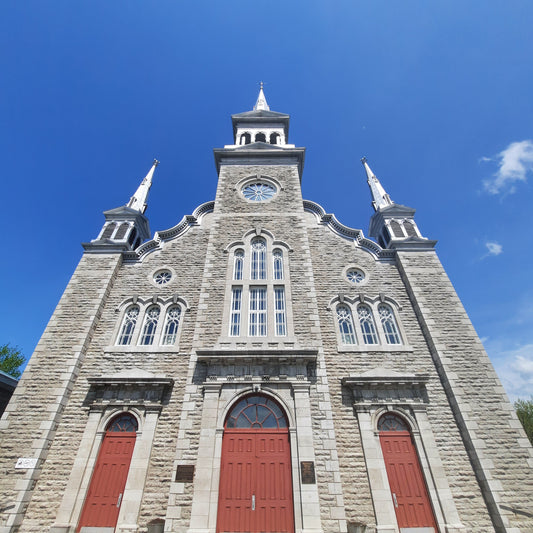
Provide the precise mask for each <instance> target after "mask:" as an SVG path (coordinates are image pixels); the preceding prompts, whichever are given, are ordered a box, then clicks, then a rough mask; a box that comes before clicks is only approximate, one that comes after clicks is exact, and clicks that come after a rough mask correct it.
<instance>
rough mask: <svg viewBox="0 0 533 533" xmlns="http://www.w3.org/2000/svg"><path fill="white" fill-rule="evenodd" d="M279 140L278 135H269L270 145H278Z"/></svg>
mask: <svg viewBox="0 0 533 533" xmlns="http://www.w3.org/2000/svg"><path fill="white" fill-rule="evenodd" d="M279 138H280V135H279V133H276V132H274V133H271V134H270V144H279Z"/></svg>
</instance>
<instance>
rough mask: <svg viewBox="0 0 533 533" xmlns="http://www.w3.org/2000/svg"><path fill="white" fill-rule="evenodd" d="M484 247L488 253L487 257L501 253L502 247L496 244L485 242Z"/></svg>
mask: <svg viewBox="0 0 533 533" xmlns="http://www.w3.org/2000/svg"><path fill="white" fill-rule="evenodd" d="M485 246H486V247H487V250H488V251H489V252H488V254H487V255H500V254H501V253H503V246H502V245H501V244H498V243H497V242H486V243H485Z"/></svg>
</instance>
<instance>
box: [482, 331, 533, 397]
mask: <svg viewBox="0 0 533 533" xmlns="http://www.w3.org/2000/svg"><path fill="white" fill-rule="evenodd" d="M498 344H500V343H498V342H496V343H494V344H492V343H491V342H490V341H488V342H487V343H486V348H487V352H488V354H489V356H490V358H491V360H492V363H493V365H494V368H495V369H496V372H497V373H498V376H499V377H500V380H501V382H502V384H503V386H504V387H505V390H506V391H507V394H508V395H509V398H510V400H511V401H512V402H514V401H515V400H517V399H518V398H523V399H529V398H531V397H532V396H533V344H524V345H523V346H520V347H518V348H515V349H513V350H505V349H504V350H499V349H498ZM500 346H501V345H500Z"/></svg>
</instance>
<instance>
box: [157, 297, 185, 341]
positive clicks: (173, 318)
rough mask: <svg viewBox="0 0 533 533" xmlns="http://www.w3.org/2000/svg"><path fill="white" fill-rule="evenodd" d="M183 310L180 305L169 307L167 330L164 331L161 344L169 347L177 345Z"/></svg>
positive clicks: (166, 322)
mask: <svg viewBox="0 0 533 533" xmlns="http://www.w3.org/2000/svg"><path fill="white" fill-rule="evenodd" d="M180 317H181V308H180V307H179V305H174V306H172V307H169V308H168V310H167V316H166V318H165V329H164V331H163V337H162V339H161V344H164V345H169V344H175V342H176V338H177V336H178V328H179V325H180Z"/></svg>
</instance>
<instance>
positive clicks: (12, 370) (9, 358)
mask: <svg viewBox="0 0 533 533" xmlns="http://www.w3.org/2000/svg"><path fill="white" fill-rule="evenodd" d="M22 363H24V356H23V355H22V353H21V352H20V350H19V349H18V348H12V347H11V346H9V344H4V345H0V370H2V372H5V373H6V374H9V375H10V376H13V377H14V378H20V375H21V374H22V372H21V371H20V365H21V364H22Z"/></svg>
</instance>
